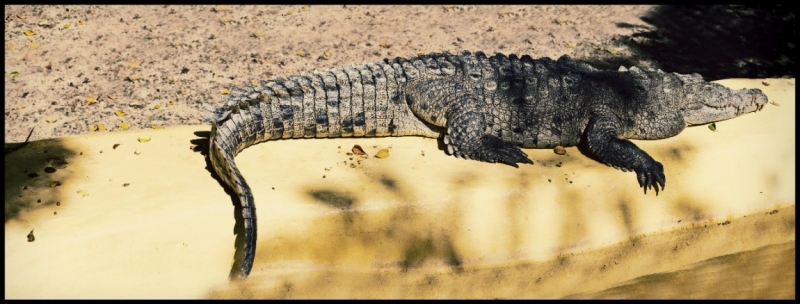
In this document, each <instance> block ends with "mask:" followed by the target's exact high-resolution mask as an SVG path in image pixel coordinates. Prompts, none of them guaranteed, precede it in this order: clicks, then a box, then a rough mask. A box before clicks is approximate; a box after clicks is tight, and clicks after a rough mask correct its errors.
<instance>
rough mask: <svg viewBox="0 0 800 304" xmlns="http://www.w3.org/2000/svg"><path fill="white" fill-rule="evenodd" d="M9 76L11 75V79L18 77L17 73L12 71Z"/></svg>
mask: <svg viewBox="0 0 800 304" xmlns="http://www.w3.org/2000/svg"><path fill="white" fill-rule="evenodd" d="M10 75H11V77H18V76H19V72H17V71H12V72H11V74H10Z"/></svg>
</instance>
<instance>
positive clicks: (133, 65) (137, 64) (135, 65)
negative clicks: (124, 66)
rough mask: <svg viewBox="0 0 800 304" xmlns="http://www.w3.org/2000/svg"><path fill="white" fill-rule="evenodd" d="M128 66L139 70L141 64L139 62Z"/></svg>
mask: <svg viewBox="0 0 800 304" xmlns="http://www.w3.org/2000/svg"><path fill="white" fill-rule="evenodd" d="M128 66H130V67H131V69H135V68H138V67H139V63H138V62H136V61H134V62H131V64H129V65H128Z"/></svg>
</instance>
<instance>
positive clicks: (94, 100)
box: [86, 95, 97, 103]
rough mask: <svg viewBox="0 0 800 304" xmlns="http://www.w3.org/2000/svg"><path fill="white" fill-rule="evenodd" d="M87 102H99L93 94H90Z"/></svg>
mask: <svg viewBox="0 0 800 304" xmlns="http://www.w3.org/2000/svg"><path fill="white" fill-rule="evenodd" d="M86 102H88V103H95V102H97V96H91V95H90V96H88V97H86Z"/></svg>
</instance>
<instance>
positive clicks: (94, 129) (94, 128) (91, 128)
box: [89, 125, 97, 132]
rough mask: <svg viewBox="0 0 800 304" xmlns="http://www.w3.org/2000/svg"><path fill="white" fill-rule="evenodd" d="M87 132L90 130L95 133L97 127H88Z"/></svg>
mask: <svg viewBox="0 0 800 304" xmlns="http://www.w3.org/2000/svg"><path fill="white" fill-rule="evenodd" d="M89 130H92V132H94V131H97V125H93V126H91V127H89Z"/></svg>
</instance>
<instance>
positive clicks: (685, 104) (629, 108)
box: [204, 52, 767, 278]
mask: <svg viewBox="0 0 800 304" xmlns="http://www.w3.org/2000/svg"><path fill="white" fill-rule="evenodd" d="M766 102H767V98H766V96H765V95H764V94H763V93H761V91H759V90H757V89H749V90H748V89H745V90H738V91H734V90H730V89H727V88H725V87H723V86H721V85H718V84H714V83H708V82H704V81H703V80H702V78H701V77H700V75H697V74H693V75H681V74H676V73H664V72H662V71H660V70H658V71H643V70H640V69H638V68H635V67H633V68H631V69H629V70H628V69H625V68H621V69H620V70H619V71H604V70H598V69H595V68H592V67H591V66H589V65H587V64H583V63H578V62H575V61H572V60H571V59H570V58H569V57H567V56H562V57H561V58H559V59H558V60H557V61H553V60H551V59H549V58H540V59H532V58H531V57H529V56H527V55H526V56H522V57H517V56H516V55H511V56H508V57H507V56H505V55H502V54H497V55H495V56H492V57H486V56H485V55H484V54H483V53H481V52H476V53H475V54H471V53H469V52H464V53H462V54H460V55H451V54H448V53H443V54H430V55H422V56H418V57H415V58H411V59H403V58H396V59H393V60H388V59H387V60H384V62H381V63H376V64H365V65H358V66H351V67H346V68H339V69H333V70H329V71H324V72H317V71H315V72H314V73H304V74H301V75H298V76H289V77H287V78H275V79H273V80H270V81H262V82H260V83H259V84H258V85H257V86H251V85H245V88H244V89H239V88H233V89H232V90H231V94H230V95H227V96H225V105H223V106H221V107H215V106H210V105H207V106H206V110H207V111H206V113H205V114H204V116H205V117H206V119H207V120H208V121H209V122H210V123H211V124H212V131H211V138H210V147H209V159H210V162H211V164H212V166H213V168H214V170H215V171H216V172H217V174H218V175H219V176H220V178H221V179H222V181H223V182H224V183H225V184H226V185H228V186H229V187H230V188H231V189H233V191H234V192H235V193H236V194H237V196H238V198H239V203H240V205H239V206H240V207H239V208H241V213H242V218H243V220H244V227H245V232H244V233H245V244H244V250H243V251H244V256H243V264H242V266H241V269H240V271H239V273H238V274H237V275H236V276H237V277H238V278H245V277H247V275H248V274H249V273H250V270H251V269H252V266H253V260H254V258H255V248H256V230H257V229H256V212H255V204H254V200H253V196H252V193H251V191H250V188H249V187H248V186H247V183H246V182H245V179H244V177H243V176H242V175H241V173H240V172H239V170H238V168H237V167H236V164H235V163H234V157H235V156H236V154H238V153H239V152H240V151H242V150H243V149H245V148H247V147H249V146H251V145H254V144H256V143H260V142H264V141H267V140H271V139H281V138H322V137H374V136H378V137H384V136H425V137H432V138H442V139H443V140H444V143H445V144H446V146H447V153H449V154H451V155H455V156H457V157H462V158H467V159H474V160H478V161H484V162H501V163H505V164H508V165H510V166H514V167H518V165H517V163H530V164H532V163H533V162H532V161H531V160H530V159H529V158H528V157H527V155H526V154H525V153H524V152H522V150H521V149H520V148H521V147H522V148H552V147H555V146H558V145H560V146H574V145H577V144H578V143H579V142H580V143H583V141H585V144H586V146H587V147H588V151H589V152H590V153H591V154H592V156H594V157H595V158H597V159H598V160H599V161H600V162H602V163H605V164H607V165H609V166H612V167H615V168H618V169H620V170H623V171H634V172H635V173H636V177H637V180H638V181H639V185H640V186H641V187H642V188H644V191H645V193H646V191H647V189H651V188H652V189H654V190H655V191H656V194H658V191H659V186H660V188H661V190H663V189H664V185H665V183H666V178H665V175H664V169H663V166H662V165H661V163H659V162H657V161H655V160H654V159H653V158H652V157H650V156H649V155H648V154H647V153H645V152H644V151H642V150H641V149H639V148H638V147H636V145H634V144H633V143H632V142H630V141H629V140H628V139H662V138H668V137H672V136H675V135H677V134H678V133H680V132H681V131H682V130H683V129H684V128H685V127H687V126H691V125H698V124H706V123H711V122H715V121H720V120H725V119H730V118H734V117H736V116H739V115H742V114H745V113H749V112H754V111H756V110H758V109H761V107H763V105H764V104H765V103H766Z"/></svg>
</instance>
